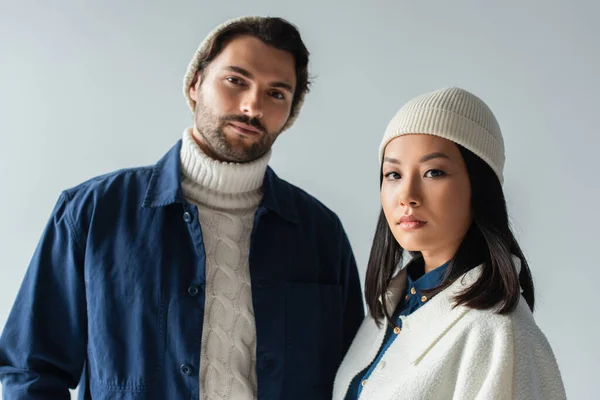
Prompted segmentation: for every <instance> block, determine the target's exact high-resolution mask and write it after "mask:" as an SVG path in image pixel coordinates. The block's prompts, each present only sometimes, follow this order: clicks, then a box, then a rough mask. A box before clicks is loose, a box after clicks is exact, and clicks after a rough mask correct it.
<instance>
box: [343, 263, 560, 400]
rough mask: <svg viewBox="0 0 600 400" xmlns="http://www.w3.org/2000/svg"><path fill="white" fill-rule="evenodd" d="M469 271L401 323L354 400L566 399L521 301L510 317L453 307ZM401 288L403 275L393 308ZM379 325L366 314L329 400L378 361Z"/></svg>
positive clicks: (470, 278)
mask: <svg viewBox="0 0 600 400" xmlns="http://www.w3.org/2000/svg"><path fill="white" fill-rule="evenodd" d="M480 271H481V269H480V267H478V268H475V269H473V270H471V271H469V272H468V273H467V274H465V275H464V277H463V278H462V279H458V280H456V281H455V282H454V283H453V284H452V285H451V286H450V287H448V288H447V289H445V290H444V291H442V292H440V293H439V294H438V295H436V296H435V297H434V298H433V299H431V300H430V301H429V302H428V303H426V304H424V305H423V306H422V307H421V308H420V309H419V310H417V311H416V312H414V313H413V314H411V315H409V316H407V317H401V318H402V330H401V332H400V333H399V335H398V338H396V340H395V341H394V343H393V344H392V345H391V346H390V347H389V349H388V350H387V351H386V353H385V354H384V356H383V357H382V359H381V362H380V363H379V364H378V365H377V367H376V368H375V370H374V372H373V374H372V375H371V376H370V377H369V379H368V380H367V381H366V382H363V383H364V385H363V390H362V393H361V396H360V399H368V400H388V399H389V400H391V399H395V400H396V399H397V400H399V399H410V400H418V399H428V400H429V399H440V400H441V399H444V400H448V399H455V400H469V399H493V400H502V399H523V400H525V399H540V400H542V399H543V400H555V399H556V400H562V399H566V395H565V389H564V386H563V382H562V379H561V375H560V372H559V369H558V365H557V363H556V359H555V357H554V354H553V352H552V349H551V347H550V345H549V343H548V340H547V339H546V337H545V336H544V334H543V333H542V331H541V330H540V329H539V328H538V326H537V325H536V323H535V321H534V319H533V315H532V313H531V311H530V310H529V308H528V306H527V303H526V302H525V299H523V298H521V301H520V302H519V305H518V306H517V308H516V309H515V310H514V311H513V312H512V313H510V314H508V315H498V314H495V313H494V312H493V311H492V310H487V311H480V310H473V309H469V308H467V307H463V306H458V307H456V308H453V307H452V305H453V304H452V298H453V296H454V295H455V294H456V293H458V292H460V291H461V290H463V289H464V288H465V287H466V286H468V285H469V284H471V283H472V282H474V281H475V280H476V278H477V276H478V275H479V274H480ZM405 286H406V269H404V270H402V271H401V272H400V273H399V274H398V275H397V276H396V277H395V278H394V279H393V280H392V282H391V284H390V286H389V288H388V292H387V298H388V299H389V304H388V308H389V310H390V311H391V310H394V309H395V308H396V305H397V304H398V302H399V300H400V298H401V296H402V295H403V294H404V291H405ZM384 334H385V324H384V325H382V328H381V329H380V328H378V327H377V325H376V324H375V321H374V320H373V319H372V318H371V317H370V316H367V317H366V318H365V320H364V321H363V324H362V326H361V327H360V329H359V331H358V333H357V335H356V337H355V339H354V342H353V343H352V345H351V347H350V349H349V350H348V353H347V354H346V357H345V359H344V361H343V362H342V365H341V366H340V368H339V370H338V373H337V376H336V379H335V385H334V395H333V399H334V400H341V399H343V398H344V396H345V395H346V392H347V390H348V387H349V385H350V382H351V381H352V379H353V378H354V376H355V375H356V374H357V373H359V372H360V371H362V370H363V368H365V367H367V366H368V365H369V364H370V363H371V362H372V361H373V360H374V359H375V357H376V356H377V353H378V351H379V348H380V347H381V344H382V342H383V339H384Z"/></svg>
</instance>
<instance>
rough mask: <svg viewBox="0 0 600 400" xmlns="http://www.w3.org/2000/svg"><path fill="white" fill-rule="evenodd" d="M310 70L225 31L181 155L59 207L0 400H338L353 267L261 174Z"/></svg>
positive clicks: (76, 194)
mask: <svg viewBox="0 0 600 400" xmlns="http://www.w3.org/2000/svg"><path fill="white" fill-rule="evenodd" d="M308 55H309V53H308V51H307V49H306V47H305V46H304V44H303V42H302V39H301V37H300V34H299V33H298V31H297V30H296V28H295V27H294V26H293V25H291V24H289V23H288V22H286V21H284V20H282V19H279V18H259V17H244V18H240V19H236V20H233V21H229V22H227V23H225V24H224V25H222V26H220V27H218V28H217V29H216V30H215V31H214V32H212V33H211V34H210V35H209V36H208V37H207V38H206V39H205V41H204V42H203V43H202V44H201V45H200V47H199V49H198V51H197V52H196V54H195V55H194V57H193V59H192V62H191V63H190V65H189V67H188V71H187V74H186V76H185V79H184V92H185V95H186V97H187V100H188V103H189V105H190V107H191V109H192V110H193V112H194V125H193V128H191V129H189V130H186V131H185V132H184V134H183V138H182V140H180V141H179V142H178V143H177V144H176V145H175V146H174V147H173V148H172V149H171V150H170V151H169V152H168V153H167V154H166V155H165V156H164V157H163V158H162V159H161V160H160V161H159V162H158V163H157V164H156V165H155V166H153V167H145V168H136V169H129V170H123V171H118V172H115V173H112V174H108V175H105V176H101V177H97V178H94V179H92V180H90V181H88V182H85V183H83V184H81V185H79V186H77V187H75V188H72V189H69V190H66V191H64V192H63V193H62V195H61V196H60V199H59V200H58V202H57V204H56V206H55V209H54V210H53V212H52V216H51V218H50V221H49V223H48V225H47V227H46V229H45V231H44V233H43V236H42V238H41V241H40V243H39V246H38V248H37V250H36V252H35V254H34V257H33V259H32V262H31V265H30V266H29V269H28V271H27V274H26V276H25V279H24V282H23V286H22V288H21V290H20V292H19V294H18V296H17V299H16V301H15V304H14V307H13V310H12V312H11V314H10V316H9V319H8V322H7V324H6V327H5V329H4V332H3V334H2V337H1V339H0V378H1V379H2V384H3V393H4V398H5V400H11V399H24V398H27V399H42V398H43V399H47V398H52V399H61V398H68V388H74V387H75V386H76V385H77V383H78V382H79V383H80V386H79V392H80V398H93V399H198V398H202V399H252V398H259V399H286V400H287V399H329V398H331V392H332V385H333V380H334V375H335V372H336V369H337V367H338V365H339V363H340V362H341V360H342V357H343V356H344V354H345V352H346V350H347V348H348V346H349V345H350V342H351V340H352V338H353V336H354V334H355V332H356V330H357V329H358V326H359V324H360V322H361V320H362V318H363V313H364V311H363V303H362V297H361V292H360V283H359V279H358V273H357V268H356V265H355V260H354V256H353V253H352V250H351V248H350V244H349V241H348V238H347V236H346V234H345V232H344V229H343V227H342V224H341V223H340V221H339V219H338V218H337V216H336V215H335V214H334V213H333V212H332V211H330V210H328V209H327V208H326V207H325V206H323V205H322V204H321V203H319V202H318V201H317V200H316V199H314V198H313V197H311V196H310V195H308V194H306V193H305V192H303V191H301V190H300V189H298V188H296V187H294V186H292V185H290V184H289V183H287V182H285V181H283V180H281V179H280V178H278V177H277V176H276V175H275V173H274V172H273V171H272V170H271V169H270V168H269V167H268V166H267V164H268V162H269V158H270V155H271V146H272V145H273V143H274V142H275V140H276V139H277V137H278V136H279V135H280V134H281V133H282V132H283V131H284V130H285V129H287V128H289V127H290V126H291V125H292V123H293V122H294V120H295V118H296V116H297V115H298V112H299V110H300V107H301V105H302V101H303V98H304V95H305V93H306V92H307V91H308V85H309V82H308V70H307V65H308Z"/></svg>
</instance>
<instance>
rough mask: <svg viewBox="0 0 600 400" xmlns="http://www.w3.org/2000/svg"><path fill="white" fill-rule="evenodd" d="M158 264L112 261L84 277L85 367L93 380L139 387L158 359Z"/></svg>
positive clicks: (153, 373) (122, 388) (161, 302)
mask: <svg viewBox="0 0 600 400" xmlns="http://www.w3.org/2000/svg"><path fill="white" fill-rule="evenodd" d="M157 268H159V267H158V266H152V265H137V266H134V265H123V266H118V267H117V266H115V267H114V268H111V269H110V270H109V271H110V272H111V273H110V274H107V273H106V271H97V273H92V274H90V277H89V279H88V282H87V289H88V292H87V299H88V306H87V307H88V370H89V377H90V380H91V381H92V382H93V383H94V385H98V386H100V387H103V388H104V390H109V391H110V390H114V391H119V392H140V391H145V389H146V388H147V387H149V386H150V385H151V384H152V383H154V382H155V381H157V380H158V379H159V377H160V375H161V369H162V365H163V364H164V353H165V344H164V342H165V336H166V332H165V330H166V322H165V321H166V307H165V304H166V302H165V299H164V298H162V296H161V293H160V288H159V285H158V283H157V281H156V280H155V279H152V278H151V277H150V276H151V275H152V274H156V275H158V270H157Z"/></svg>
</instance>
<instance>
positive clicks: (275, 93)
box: [270, 91, 285, 100]
mask: <svg viewBox="0 0 600 400" xmlns="http://www.w3.org/2000/svg"><path fill="white" fill-rule="evenodd" d="M270 95H271V97H274V98H276V99H277V100H285V95H284V94H283V93H281V92H279V91H273V92H271V93H270Z"/></svg>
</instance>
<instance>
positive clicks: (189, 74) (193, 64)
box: [183, 16, 305, 132]
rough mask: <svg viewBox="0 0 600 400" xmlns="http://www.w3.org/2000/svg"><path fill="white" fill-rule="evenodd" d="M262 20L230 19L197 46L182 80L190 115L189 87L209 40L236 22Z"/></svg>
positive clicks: (193, 107) (292, 117)
mask: <svg viewBox="0 0 600 400" xmlns="http://www.w3.org/2000/svg"><path fill="white" fill-rule="evenodd" d="M263 19H268V17H259V16H247V17H238V18H234V19H231V20H229V21H226V22H224V23H222V24H221V25H219V26H217V27H216V28H215V29H214V30H213V31H212V32H210V33H209V34H208V36H207V37H206V38H205V39H204V40H203V41H202V43H200V46H198V49H197V50H196V52H195V53H194V56H193V57H192V60H191V61H190V63H189V65H188V67H187V71H186V73H185V76H184V78H183V94H184V95H185V98H186V100H187V103H188V106H189V107H190V109H191V110H192V113H193V112H194V111H195V110H196V102H195V101H194V100H193V99H192V98H191V97H190V91H189V89H190V86H191V85H192V82H193V81H194V78H195V77H196V73H197V72H198V67H199V65H200V56H201V55H202V54H203V53H204V52H206V50H207V48H208V45H209V43H210V42H211V40H212V39H213V38H214V37H215V36H217V35H219V34H220V33H221V32H222V31H223V30H224V29H225V28H227V27H228V26H230V25H232V24H235V23H238V22H250V23H252V22H259V21H261V20H263ZM304 95H305V93H303V94H302V95H301V96H300V97H299V98H298V102H297V105H296V107H295V109H294V110H293V114H290V116H289V118H288V120H287V122H286V123H285V125H284V126H283V128H282V130H281V131H282V132H283V131H284V130H286V129H288V128H289V127H290V126H292V124H293V123H294V121H295V120H296V118H297V117H298V114H299V112H300V108H302V104H303V102H304Z"/></svg>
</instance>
